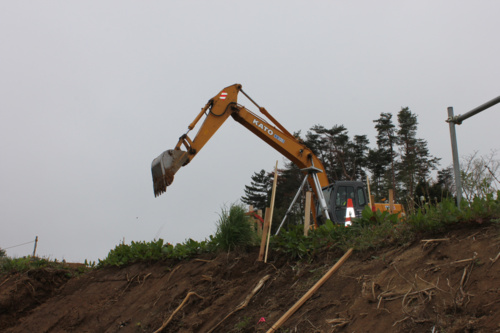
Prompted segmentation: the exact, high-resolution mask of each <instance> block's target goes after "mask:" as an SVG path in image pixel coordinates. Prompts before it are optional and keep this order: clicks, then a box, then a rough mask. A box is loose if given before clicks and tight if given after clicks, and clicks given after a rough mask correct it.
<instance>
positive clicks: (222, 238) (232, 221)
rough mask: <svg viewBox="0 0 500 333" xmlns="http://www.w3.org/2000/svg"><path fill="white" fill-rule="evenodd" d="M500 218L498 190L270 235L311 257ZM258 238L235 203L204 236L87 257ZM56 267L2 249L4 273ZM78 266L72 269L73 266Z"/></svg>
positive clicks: (209, 248) (297, 255)
mask: <svg viewBox="0 0 500 333" xmlns="http://www.w3.org/2000/svg"><path fill="white" fill-rule="evenodd" d="M486 221H491V222H492V223H500V191H499V192H497V193H495V194H493V193H489V194H488V195H486V196H485V197H476V198H474V199H473V200H472V202H470V203H469V202H466V201H464V202H462V207H461V209H458V208H457V207H456V205H455V202H454V201H453V200H451V199H446V200H443V201H442V202H439V203H436V204H429V203H426V204H424V205H422V206H421V207H419V208H417V209H416V210H415V211H414V212H413V214H411V215H409V216H407V217H406V219H404V220H401V219H399V218H398V216H397V215H395V214H390V213H388V212H380V211H377V212H372V211H371V210H370V209H369V208H368V207H367V208H365V210H364V211H363V213H362V216H360V217H359V218H357V219H354V221H353V225H352V227H349V228H345V227H343V226H339V225H334V224H333V223H332V222H331V221H327V222H326V223H325V224H324V225H322V226H321V227H319V228H317V229H315V230H311V231H310V232H309V235H308V236H304V233H303V227H302V226H300V225H291V226H289V228H288V230H283V231H282V232H281V233H280V234H279V235H278V236H272V238H271V246H272V248H273V251H276V252H279V253H282V254H283V255H285V256H287V257H288V258H289V259H291V260H312V259H314V257H315V256H317V255H318V254H320V253H321V252H324V251H328V250H332V249H339V250H342V251H345V250H347V249H348V248H351V247H352V248H354V249H356V250H358V251H366V250H369V249H380V248H383V247H386V246H393V245H406V244H409V243H411V242H412V241H414V240H416V239H418V237H419V235H422V234H426V235H429V234H432V233H438V232H443V231H445V230H446V229H447V228H449V227H450V226H452V225H456V224H457V223H476V222H477V223H483V222H486ZM257 244H258V239H257V235H256V232H255V230H254V229H253V226H252V224H251V223H250V221H249V218H248V216H247V215H246V212H245V209H244V207H243V206H241V205H237V204H233V205H231V206H230V207H229V208H228V209H226V208H224V209H223V210H222V213H221V214H220V219H219V221H218V224H217V231H216V233H215V235H214V236H210V237H209V239H206V240H204V241H200V242H199V241H195V240H192V239H188V240H186V241H185V242H184V243H178V244H176V245H175V246H174V245H172V244H170V243H165V242H164V241H163V240H162V239H159V240H154V241H151V242H145V241H142V242H132V243H131V244H130V245H127V244H119V245H117V246H116V247H115V248H114V249H113V250H111V251H110V252H109V253H108V256H107V257H106V258H105V259H103V260H99V262H98V264H97V265H96V264H95V263H94V262H93V263H89V262H87V261H85V264H84V265H85V267H82V268H79V269H78V270H77V272H83V271H85V270H86V269H89V268H94V267H104V266H123V265H127V264H130V263H133V262H138V261H157V260H164V259H175V260H185V259H189V258H192V257H194V256H196V255H199V254H202V253H216V252H218V251H233V250H245V249H247V248H249V247H251V246H255V245H257ZM47 267H49V268H57V269H68V270H71V268H69V267H68V266H67V264H65V263H64V262H58V261H57V260H53V261H52V260H49V259H44V258H36V257H34V258H33V257H29V256H28V257H23V258H9V257H7V256H6V255H5V251H3V250H1V249H0V274H2V273H8V272H25V271H28V270H30V269H36V268H47ZM72 271H74V269H73V270H72Z"/></svg>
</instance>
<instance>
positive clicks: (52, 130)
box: [0, 0, 500, 262]
mask: <svg viewBox="0 0 500 333" xmlns="http://www.w3.org/2000/svg"><path fill="white" fill-rule="evenodd" d="M499 12H500V2H498V1H457V0H450V1H436V0H432V1H422V0H420V1H291V0H287V1H278V0H276V1H255V0H254V1H201V0H200V1H124V0H120V1H14V0H11V1H8V0H5V1H1V2H0V135H1V140H0V153H1V157H0V248H9V249H7V254H8V255H9V256H17V257H18V256H23V255H29V254H31V253H32V251H33V244H27V245H23V246H19V247H13V248H12V246H15V245H18V244H22V243H25V242H30V241H32V240H34V239H35V236H38V237H39V243H38V249H37V254H38V255H39V256H43V257H48V258H51V259H58V260H62V259H65V260H67V261H76V262H78V261H80V262H81V261H83V260H85V259H89V260H97V259H99V258H100V259H103V258H105V257H106V255H107V254H108V252H109V250H111V249H113V248H114V247H115V246H116V245H117V244H119V243H120V242H121V241H122V240H123V238H125V241H126V242H127V243H129V242H130V241H133V240H134V241H142V240H145V241H151V240H153V239H155V238H163V239H164V240H165V241H168V242H171V243H174V244H175V243H178V242H183V241H185V240H186V239H187V238H193V239H195V240H203V239H205V238H207V237H208V236H209V235H211V234H213V233H214V232H215V229H216V222H217V220H218V218H219V215H218V214H220V212H221V209H222V207H224V205H229V204H231V203H234V202H238V200H239V198H240V197H241V196H242V195H243V189H244V186H245V185H246V184H249V183H250V177H251V176H252V174H253V173H254V172H256V171H259V170H261V169H266V170H268V171H271V170H272V169H273V168H274V165H275V163H276V161H278V163H279V165H278V166H283V164H284V160H283V157H281V155H280V154H279V153H277V152H275V151H274V150H273V149H272V148H270V147H268V146H267V145H266V144H265V143H264V142H262V141H260V140H259V139H258V138H257V137H255V136H254V135H253V134H251V133H250V132H248V131H247V130H246V129H245V128H243V127H242V126H241V125H239V124H238V123H236V122H234V121H232V119H229V120H228V121H227V122H226V123H225V124H224V125H223V126H222V127H221V129H220V130H219V131H218V133H216V134H215V136H214V137H213V138H212V140H211V141H209V142H208V144H207V145H206V146H205V147H204V149H203V150H202V151H201V152H200V153H199V154H198V155H197V156H196V158H195V159H194V160H193V161H192V163H190V164H189V165H188V166H187V167H185V168H182V169H181V170H180V171H179V172H178V173H177V175H176V179H175V181H174V183H173V185H172V186H170V187H169V188H168V191H167V192H166V193H165V194H163V195H162V196H161V197H158V198H155V197H154V195H153V186H152V180H151V169H150V167H151V161H152V160H153V159H154V158H155V157H157V156H158V155H159V154H160V153H162V152H163V151H165V150H167V149H172V148H173V147H174V146H175V144H176V143H177V140H178V138H179V136H180V135H182V134H183V133H185V132H186V130H187V126H188V125H189V123H190V122H191V121H192V120H193V119H194V117H195V116H196V115H197V114H198V112H199V110H200V108H201V107H203V106H204V105H205V103H206V102H207V101H208V99H210V98H212V97H213V96H215V95H216V94H217V93H219V91H220V90H221V89H222V88H224V87H226V86H229V85H232V84H234V83H241V84H242V85H243V88H244V90H245V92H247V93H248V94H249V95H250V96H251V97H252V98H253V99H254V100H255V101H256V102H257V103H259V104H260V105H261V106H264V107H266V109H267V110H268V111H269V112H270V113H271V114H272V115H273V116H274V117H275V118H276V119H278V121H280V122H281V123H282V124H283V125H284V126H285V127H287V129H288V130H289V131H291V132H294V131H298V130H301V131H302V133H305V132H306V131H307V130H308V129H310V128H311V126H313V125H316V124H321V125H323V126H325V127H332V126H334V125H344V126H346V127H347V129H348V130H349V134H350V135H351V136H353V135H357V134H359V135H362V134H366V135H367V136H368V138H369V139H370V142H371V145H374V144H375V134H376V132H375V129H374V127H373V125H374V124H373V120H374V119H377V118H378V117H379V115H380V113H381V112H391V113H393V114H394V115H396V113H397V112H398V111H399V110H400V109H401V107H405V106H408V107H409V108H410V109H411V110H412V111H413V112H414V113H416V114H417V115H418V120H419V128H418V136H419V137H421V138H423V139H425V140H427V141H428V145H429V148H430V152H431V154H432V155H434V156H436V157H440V158H442V161H441V167H446V166H448V165H450V163H451V160H452V159H451V145H450V136H449V127H448V124H447V123H446V122H445V120H446V118H447V107H448V106H453V107H454V109H455V113H456V114H463V113H465V112H467V111H469V110H471V109H473V108H475V107H476V106H478V105H480V104H482V103H484V102H486V101H489V100H491V99H493V98H495V97H496V96H498V95H500V85H499V78H500V64H499V58H500V44H499V43H498V33H499V32H500V20H498V13H499ZM239 102H240V103H241V104H243V105H246V106H251V104H250V103H249V102H247V101H246V99H244V98H240V100H239ZM250 109H252V108H251V107H250ZM499 110H500V106H498V105H497V106H496V107H493V108H491V109H489V110H487V111H484V112H483V113H481V114H479V115H477V116H475V117H473V118H470V119H468V120H466V121H465V122H464V124H463V125H461V126H460V127H458V128H457V134H458V144H459V152H460V154H461V155H467V154H471V153H472V152H474V151H476V150H479V151H480V153H481V154H487V153H489V151H490V150H491V149H497V148H498V145H499V144H498V142H499V134H498V124H499V123H500V112H499Z"/></svg>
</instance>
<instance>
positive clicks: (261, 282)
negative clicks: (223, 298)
mask: <svg viewBox="0 0 500 333" xmlns="http://www.w3.org/2000/svg"><path fill="white" fill-rule="evenodd" d="M270 277H271V276H270V275H266V276H264V277H263V278H262V279H260V281H259V283H257V285H256V286H255V287H254V288H253V290H252V291H251V292H250V293H249V294H248V295H247V297H245V300H244V301H243V302H241V303H240V305H238V306H237V307H236V309H234V310H233V311H231V312H230V313H229V314H228V315H227V316H225V317H224V319H222V320H221V321H220V322H219V323H218V324H217V325H215V326H214V327H212V328H211V329H210V330H209V331H208V332H207V333H210V332H213V331H214V330H215V329H216V328H217V327H219V325H220V324H222V322H224V321H225V320H226V319H227V318H229V317H230V316H231V315H232V314H233V313H235V312H237V311H240V310H241V309H243V308H245V307H246V306H247V305H248V303H250V299H251V298H252V297H253V296H254V295H255V294H256V293H257V292H258V291H259V290H260V288H262V286H263V285H264V282H266V281H267V280H268V279H269V278H270Z"/></svg>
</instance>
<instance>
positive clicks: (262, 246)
mask: <svg viewBox="0 0 500 333" xmlns="http://www.w3.org/2000/svg"><path fill="white" fill-rule="evenodd" d="M269 210H270V208H269V207H266V214H265V215H264V228H263V229H262V237H261V240H260V251H259V259H257V260H258V261H263V260H264V252H265V250H266V240H267V233H268V232H267V231H268V230H269V217H270V213H269Z"/></svg>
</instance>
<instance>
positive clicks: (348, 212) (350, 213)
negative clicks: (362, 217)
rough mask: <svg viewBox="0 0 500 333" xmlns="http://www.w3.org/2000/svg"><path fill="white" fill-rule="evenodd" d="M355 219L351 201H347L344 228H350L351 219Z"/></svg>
mask: <svg viewBox="0 0 500 333" xmlns="http://www.w3.org/2000/svg"><path fill="white" fill-rule="evenodd" d="M352 217H356V214H355V213H354V206H353V204H352V199H347V209H346V210H345V226H346V227H350V226H351V225H352V221H351V218H352Z"/></svg>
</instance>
